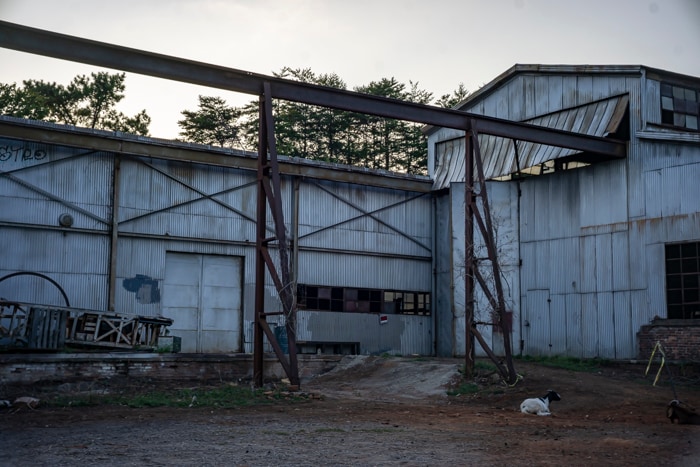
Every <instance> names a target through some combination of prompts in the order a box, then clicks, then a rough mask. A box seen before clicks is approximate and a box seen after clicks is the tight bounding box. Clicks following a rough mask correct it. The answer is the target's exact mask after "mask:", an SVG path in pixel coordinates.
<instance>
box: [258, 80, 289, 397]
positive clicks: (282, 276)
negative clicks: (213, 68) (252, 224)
mask: <svg viewBox="0 0 700 467" xmlns="http://www.w3.org/2000/svg"><path fill="white" fill-rule="evenodd" d="M263 90H264V93H263V95H262V96H260V118H259V121H260V129H259V140H258V142H259V144H258V148H259V152H258V172H257V174H258V176H257V183H258V197H257V202H258V205H257V230H256V265H255V267H256V278H255V288H256V294H255V325H254V326H255V332H254V336H255V342H254V349H253V373H254V382H255V384H256V385H257V386H258V387H260V386H262V384H263V355H262V354H263V334H264V335H265V336H267V339H268V341H269V342H270V344H271V345H272V348H273V350H274V351H275V354H276V355H277V358H278V359H279V361H280V364H281V365H282V368H283V369H284V371H285V373H286V374H287V377H288V378H289V381H290V383H291V385H293V386H297V387H298V386H299V383H300V381H299V368H298V362H297V352H296V299H295V297H296V287H295V285H294V284H293V283H292V278H291V274H290V268H289V249H288V246H287V245H288V242H287V232H286V229H285V224H284V212H283V210H282V193H281V190H282V183H281V180H280V170H279V164H278V162H277V149H276V143H275V127H274V120H273V117H272V99H271V98H270V94H269V86H268V85H267V84H264V86H263ZM268 206H269V208H270V213H271V214H272V219H273V221H274V230H275V236H274V237H273V238H267V237H266V236H265V234H266V232H265V224H266V221H267V219H266V216H267V212H266V208H267V207H268ZM271 241H276V244H277V252H278V256H279V272H278V267H277V265H275V263H274V261H273V260H272V257H271V256H270V252H269V251H268V249H267V245H268V243H270V242H271ZM265 271H267V272H268V273H269V274H270V276H271V277H272V280H273V282H274V284H275V288H276V289H277V293H278V295H279V299H280V302H281V303H282V308H283V314H284V317H285V327H286V331H287V339H288V340H287V342H288V357H287V356H285V354H284V352H283V350H282V347H281V346H280V344H279V342H277V338H276V336H275V335H274V333H273V332H272V331H271V330H270V326H269V324H268V322H267V316H268V315H269V314H268V313H265V312H264V305H265V304H264V301H265V294H264V282H265Z"/></svg>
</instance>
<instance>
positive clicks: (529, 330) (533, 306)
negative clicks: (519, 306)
mask: <svg viewBox="0 0 700 467" xmlns="http://www.w3.org/2000/svg"><path fill="white" fill-rule="evenodd" d="M549 304H550V299H549V290H548V289H543V290H528V291H527V299H526V302H525V306H526V309H525V319H524V320H523V340H524V343H523V344H524V346H523V354H524V355H532V356H546V355H549V354H550V351H551V328H550V316H549Z"/></svg>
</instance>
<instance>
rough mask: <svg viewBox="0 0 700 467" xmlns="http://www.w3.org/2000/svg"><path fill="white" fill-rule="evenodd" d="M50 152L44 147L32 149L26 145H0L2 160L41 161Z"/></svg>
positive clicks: (0, 160) (0, 159) (0, 158)
mask: <svg viewBox="0 0 700 467" xmlns="http://www.w3.org/2000/svg"><path fill="white" fill-rule="evenodd" d="M46 156H48V153H47V152H46V151H44V150H43V149H32V148H29V147H26V146H9V145H6V146H0V162H22V161H41V160H44V159H46Z"/></svg>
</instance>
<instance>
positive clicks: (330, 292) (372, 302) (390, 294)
mask: <svg viewBox="0 0 700 467" xmlns="http://www.w3.org/2000/svg"><path fill="white" fill-rule="evenodd" d="M297 306H298V308H299V309H301V310H316V311H341V312H347V313H386V314H406V315H421V316H429V315H430V294H429V293H427V292H407V291H399V290H379V289H357V288H351V287H322V286H316V285H306V284H299V285H298V286H297Z"/></svg>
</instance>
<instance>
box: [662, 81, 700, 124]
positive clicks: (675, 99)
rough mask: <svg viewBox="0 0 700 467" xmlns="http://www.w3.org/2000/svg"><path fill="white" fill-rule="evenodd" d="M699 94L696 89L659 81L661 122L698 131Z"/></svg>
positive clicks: (699, 117)
mask: <svg viewBox="0 0 700 467" xmlns="http://www.w3.org/2000/svg"><path fill="white" fill-rule="evenodd" d="M698 94H700V93H699V92H698V90H697V89H691V88H686V87H683V86H676V85H672V84H669V83H661V123H663V124H666V125H671V126H675V127H679V128H685V129H686V130H692V131H698V128H699V127H698V120H700V96H699V95H698Z"/></svg>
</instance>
